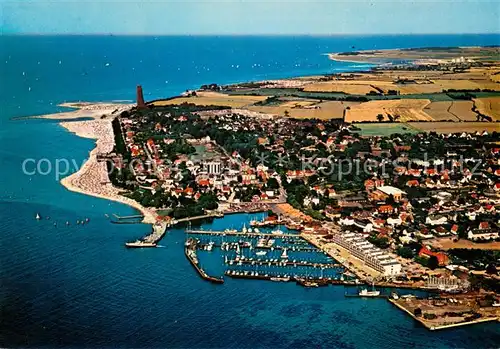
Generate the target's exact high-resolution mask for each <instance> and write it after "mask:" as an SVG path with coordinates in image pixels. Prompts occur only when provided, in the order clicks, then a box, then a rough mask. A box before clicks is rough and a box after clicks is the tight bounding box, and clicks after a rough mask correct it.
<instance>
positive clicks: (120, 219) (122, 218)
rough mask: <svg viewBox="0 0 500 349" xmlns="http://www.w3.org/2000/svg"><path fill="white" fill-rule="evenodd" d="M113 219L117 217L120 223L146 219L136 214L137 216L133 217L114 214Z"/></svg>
mask: <svg viewBox="0 0 500 349" xmlns="http://www.w3.org/2000/svg"><path fill="white" fill-rule="evenodd" d="M113 217H115V218H116V219H118V220H119V221H122V220H127V219H143V218H144V216H143V215H142V214H136V215H131V216H118V215H117V214H114V213H113Z"/></svg>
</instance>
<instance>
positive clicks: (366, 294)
mask: <svg viewBox="0 0 500 349" xmlns="http://www.w3.org/2000/svg"><path fill="white" fill-rule="evenodd" d="M358 295H359V296H360V297H378V296H380V291H377V290H376V289H375V287H374V286H373V285H372V289H371V290H368V289H367V288H363V289H362V290H361V291H359V293H358Z"/></svg>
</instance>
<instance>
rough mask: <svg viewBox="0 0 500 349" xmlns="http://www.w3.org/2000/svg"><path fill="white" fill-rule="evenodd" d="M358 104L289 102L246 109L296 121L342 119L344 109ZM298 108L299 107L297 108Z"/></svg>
mask: <svg viewBox="0 0 500 349" xmlns="http://www.w3.org/2000/svg"><path fill="white" fill-rule="evenodd" d="M359 104H360V103H358V102H343V101H329V102H322V103H317V104H315V103H314V102H304V101H300V102H299V101H290V102H286V103H283V104H281V105H276V106H255V105H254V106H249V107H247V108H246V109H248V110H251V111H256V112H260V113H265V114H272V115H278V116H284V115H285V111H288V113H289V114H288V115H289V116H290V117H292V118H296V119H321V120H328V119H342V117H343V115H344V109H346V108H347V107H350V108H352V107H354V106H356V105H359ZM297 106H300V107H297Z"/></svg>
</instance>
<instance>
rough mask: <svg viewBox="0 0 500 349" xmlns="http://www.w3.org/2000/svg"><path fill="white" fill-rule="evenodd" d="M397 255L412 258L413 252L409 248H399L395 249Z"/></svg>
mask: <svg viewBox="0 0 500 349" xmlns="http://www.w3.org/2000/svg"><path fill="white" fill-rule="evenodd" d="M396 252H397V254H398V255H399V256H401V257H403V258H413V251H412V249H411V248H408V247H404V246H402V247H400V248H398V249H397V251H396Z"/></svg>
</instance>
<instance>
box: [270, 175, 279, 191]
mask: <svg viewBox="0 0 500 349" xmlns="http://www.w3.org/2000/svg"><path fill="white" fill-rule="evenodd" d="M267 187H268V188H270V189H278V188H279V187H280V185H279V183H278V181H277V180H276V178H273V177H271V178H269V179H268V180H267Z"/></svg>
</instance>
